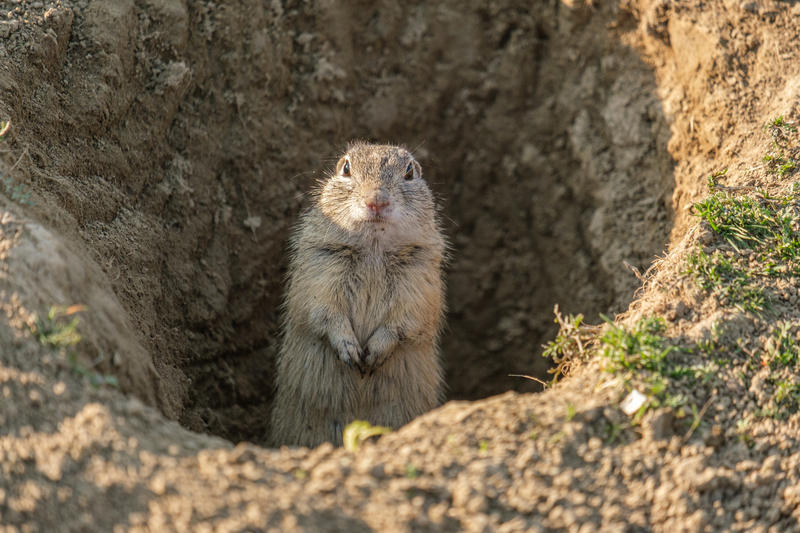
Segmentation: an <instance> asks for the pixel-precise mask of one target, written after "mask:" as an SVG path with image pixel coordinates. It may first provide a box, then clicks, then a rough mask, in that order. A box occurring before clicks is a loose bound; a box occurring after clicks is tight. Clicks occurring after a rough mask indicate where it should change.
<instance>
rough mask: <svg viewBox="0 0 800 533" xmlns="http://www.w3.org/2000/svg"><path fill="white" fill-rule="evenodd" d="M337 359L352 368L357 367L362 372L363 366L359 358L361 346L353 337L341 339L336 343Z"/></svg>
mask: <svg viewBox="0 0 800 533" xmlns="http://www.w3.org/2000/svg"><path fill="white" fill-rule="evenodd" d="M336 350H337V352H338V354H339V359H341V361H342V362H343V363H345V364H346V365H347V366H349V367H350V368H352V369H358V371H359V372H360V373H361V374H363V373H364V367H363V365H362V360H361V346H359V345H358V341H357V340H355V339H342V340H340V341H339V342H337V343H336Z"/></svg>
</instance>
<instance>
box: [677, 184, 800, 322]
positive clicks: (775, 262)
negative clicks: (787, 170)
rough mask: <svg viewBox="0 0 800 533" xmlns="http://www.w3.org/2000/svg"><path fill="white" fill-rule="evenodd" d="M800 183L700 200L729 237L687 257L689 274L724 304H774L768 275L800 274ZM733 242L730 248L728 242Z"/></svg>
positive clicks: (704, 213)
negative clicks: (767, 287) (787, 188)
mask: <svg viewBox="0 0 800 533" xmlns="http://www.w3.org/2000/svg"><path fill="white" fill-rule="evenodd" d="M799 195H800V186H798V184H797V183H795V184H794V185H793V186H792V190H791V192H789V193H785V194H781V195H777V196H774V195H770V194H769V193H767V192H766V191H762V192H761V193H759V194H758V195H754V196H733V195H731V194H729V193H727V192H715V193H713V194H711V195H710V196H709V197H707V198H706V199H704V200H703V201H701V202H697V203H696V204H694V206H693V207H694V211H695V215H696V216H698V217H700V218H702V219H703V220H704V221H705V222H706V223H708V225H709V226H710V228H711V230H712V231H713V232H714V233H715V234H716V235H718V236H719V237H720V238H721V240H722V241H723V243H722V245H719V244H715V245H714V246H712V247H710V248H709V249H708V251H706V250H704V249H703V248H701V247H698V248H697V250H696V251H695V252H693V253H692V254H690V255H689V256H688V258H687V266H686V273H687V274H689V275H690V276H692V278H693V279H694V280H695V282H696V283H697V285H698V286H699V287H700V288H701V289H702V290H704V291H708V292H710V293H711V294H713V295H714V296H715V297H716V298H717V300H718V301H719V303H720V305H722V306H734V307H737V308H739V309H741V310H744V311H750V312H753V313H761V312H763V311H764V310H765V309H767V308H768V307H769V304H770V298H769V296H768V295H767V293H766V292H765V290H764V285H765V283H764V281H765V278H785V277H793V276H798V275H800V202H798V196H799ZM725 245H727V246H725Z"/></svg>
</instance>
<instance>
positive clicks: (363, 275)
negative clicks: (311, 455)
mask: <svg viewBox="0 0 800 533" xmlns="http://www.w3.org/2000/svg"><path fill="white" fill-rule="evenodd" d="M348 161H349V168H350V176H349V177H346V176H343V174H344V170H343V169H344V167H345V163H346V162H348ZM409 169H410V170H411V173H410V174H408V175H409V176H411V179H406V175H407V171H408V170H409ZM386 201H388V202H389V206H388V208H385V209H384V210H383V211H381V216H382V220H381V221H380V222H375V221H374V220H370V217H371V216H373V215H372V213H371V211H370V210H369V209H368V208H367V204H368V203H370V202H373V204H374V202H386ZM373 218H375V217H374V216H373ZM378 218H380V217H378ZM290 251H291V261H290V267H289V282H288V287H287V293H286V299H285V302H284V318H283V344H282V347H281V351H280V355H279V357H278V365H277V367H278V368H277V380H276V385H277V391H276V398H275V404H274V407H273V411H272V441H273V443H274V444H290V445H304V446H315V445H317V444H320V443H322V442H325V441H329V442H333V443H334V444H337V445H339V444H341V442H342V429H343V428H344V427H345V426H346V425H347V424H349V423H350V422H351V421H353V420H356V419H362V420H367V421H369V422H370V423H372V424H378V425H385V426H390V427H394V428H396V427H399V426H402V425H403V424H406V423H407V422H409V421H410V420H411V419H413V418H414V417H416V416H418V415H420V414H422V413H424V412H426V411H428V410H430V409H432V408H433V407H436V406H437V405H438V404H440V403H441V400H442V394H443V390H442V370H441V367H440V364H439V353H438V352H439V349H438V343H439V342H438V341H439V332H440V329H441V324H442V318H443V312H444V294H443V292H444V286H443V283H442V272H441V270H442V263H443V258H444V252H445V241H444V238H443V237H442V232H441V230H440V227H439V224H438V220H437V216H436V210H435V205H434V201H433V196H432V194H431V192H430V189H428V186H427V184H426V183H425V181H424V180H423V179H422V175H421V168H420V166H419V163H417V162H416V161H415V160H414V158H413V156H412V155H411V154H410V153H409V152H408V151H407V150H405V149H404V148H400V147H396V146H386V145H371V144H364V143H356V144H352V145H350V146H349V147H348V150H347V153H346V154H345V156H343V157H342V159H340V160H339V163H338V165H337V168H336V171H335V172H334V173H333V174H332V176H331V177H329V178H328V179H327V180H326V181H324V182H323V183H321V184H320V187H319V189H318V190H317V191H315V193H314V204H313V206H312V207H311V208H310V209H309V210H308V211H306V212H305V213H304V214H303V215H302V218H301V220H300V223H299V224H298V226H297V228H296V230H295V232H294V234H293V236H292V239H291V244H290Z"/></svg>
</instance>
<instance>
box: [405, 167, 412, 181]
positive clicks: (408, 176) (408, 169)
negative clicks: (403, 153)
mask: <svg viewBox="0 0 800 533" xmlns="http://www.w3.org/2000/svg"><path fill="white" fill-rule="evenodd" d="M404 177H405V178H406V180H408V181H411V180H413V179H414V165H413V164H412V163H409V164H408V166H407V167H406V175H405V176H404Z"/></svg>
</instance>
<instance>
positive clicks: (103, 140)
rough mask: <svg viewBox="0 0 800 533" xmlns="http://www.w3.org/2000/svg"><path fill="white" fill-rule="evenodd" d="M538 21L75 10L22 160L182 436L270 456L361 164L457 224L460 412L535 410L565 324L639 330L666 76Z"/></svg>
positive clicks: (452, 336)
mask: <svg viewBox="0 0 800 533" xmlns="http://www.w3.org/2000/svg"><path fill="white" fill-rule="evenodd" d="M95 4H101V5H95ZM530 4H531V3H530V2H514V1H506V2H492V3H491V5H487V4H486V3H485V2H468V3H466V4H465V3H464V2H461V1H455V0H453V1H448V2H443V3H442V2H437V3H435V5H434V4H430V3H424V2H412V3H405V4H403V6H402V7H401V6H399V5H398V4H396V3H393V2H388V1H385V2H384V1H380V2H377V3H376V2H366V1H364V2H361V1H357V2H350V5H349V6H342V5H340V3H333V4H331V3H323V2H320V3H319V4H317V3H314V2H310V3H306V2H302V3H295V2H290V1H287V2H273V3H272V4H271V5H270V7H265V4H264V3H263V2H260V1H255V0H242V1H240V2H236V3H228V2H226V3H224V5H218V4H215V3H212V2H203V1H198V0H189V1H188V2H181V1H178V0H174V1H170V0H161V1H156V0H150V1H147V2H137V3H136V5H133V3H119V5H118V4H117V3H114V2H109V3H94V4H93V5H92V6H87V5H86V3H81V2H75V3H74V5H69V6H68V5H66V3H65V4H64V7H63V9H66V10H68V11H69V15H68V16H67V15H64V16H65V17H66V18H68V19H69V21H68V23H65V22H64V20H61V22H60V23H59V24H61V26H59V27H58V28H55V30H54V31H55V34H56V35H57V37H59V36H60V35H61V33H64V32H66V35H67V36H68V38H67V39H65V40H64V42H63V44H59V45H58V48H56V49H55V51H52V50H50V51H48V50H44V51H41V52H37V51H36V50H35V49H34V52H32V54H37V53H38V54H39V56H37V57H38V58H39V59H38V61H39V62H38V63H36V62H33V63H31V65H34V66H36V65H38V67H37V68H42V69H44V70H45V71H47V72H50V73H51V74H50V75H48V76H45V79H46V80H47V83H44V84H42V83H40V82H37V87H39V88H38V89H37V90H38V91H39V94H40V96H41V95H44V96H42V97H37V98H33V99H28V100H19V101H18V102H17V103H16V107H15V108H14V109H15V113H16V114H15V117H14V118H15V122H17V123H20V124H23V123H24V124H26V125H27V128H28V130H27V131H28V133H27V134H25V135H23V134H21V136H20V137H19V138H18V139H17V140H15V142H16V143H18V144H20V145H21V144H23V143H24V144H25V146H26V147H27V149H28V150H29V152H30V153H31V161H34V162H36V163H37V164H38V165H40V167H41V168H45V169H47V171H48V172H50V173H53V174H55V175H57V176H58V177H59V179H50V180H42V179H37V177H36V175H35V174H33V173H31V174H29V176H28V178H29V185H30V187H31V188H32V189H33V190H34V191H35V192H36V193H37V194H38V195H39V196H40V197H41V198H44V199H45V200H43V201H42V202H41V203H40V205H39V206H38V207H37V208H36V209H38V210H39V212H38V215H39V216H40V217H41V218H42V219H44V220H46V221H48V223H50V224H51V225H55V226H56V227H70V228H74V230H69V231H70V232H72V231H74V233H75V234H76V235H77V236H78V237H79V238H80V239H81V240H82V241H83V242H84V243H85V244H86V245H87V246H88V248H89V249H90V250H91V251H92V253H93V254H95V259H96V261H97V262H98V263H99V264H100V265H101V267H102V268H103V270H104V272H105V273H106V275H107V276H108V278H109V280H110V281H111V283H112V286H113V289H114V292H115V293H116V295H117V296H118V297H119V299H120V300H121V301H122V303H123V304H124V306H125V308H126V311H127V312H128V313H129V318H130V320H131V321H132V322H133V324H134V325H135V326H136V328H137V329H138V331H139V332H140V333H141V337H142V341H143V343H144V344H145V345H146V347H147V348H148V350H149V351H150V353H151V354H152V356H153V362H154V365H155V368H156V372H157V375H158V380H159V383H158V384H157V389H158V402H159V407H160V408H161V410H162V411H163V412H164V413H165V415H167V416H168V417H171V418H175V419H177V420H179V421H180V422H181V423H182V424H183V425H184V426H186V427H188V428H190V429H192V430H196V431H203V432H210V433H214V434H217V435H220V436H222V437H225V438H227V439H230V440H232V441H240V440H250V441H254V442H263V441H264V438H265V435H266V433H267V432H268V430H269V428H268V427H267V421H268V418H269V417H268V412H269V407H270V403H271V398H272V387H273V382H272V376H273V371H274V366H273V361H274V356H275V354H276V352H277V348H278V337H279V329H278V328H279V326H278V324H279V321H278V320H279V316H278V307H279V303H280V298H281V294H282V283H283V277H284V273H285V264H286V257H285V250H286V239H287V235H288V231H289V228H290V226H291V224H292V223H293V221H294V220H295V217H296V215H297V213H298V212H299V211H300V209H301V208H302V206H303V204H304V200H303V193H304V191H306V190H308V188H309V186H310V185H311V183H312V182H313V180H315V179H317V178H320V177H322V176H323V175H324V171H325V170H326V169H327V168H329V167H330V166H331V165H332V164H333V161H335V158H336V157H337V155H338V154H339V152H340V150H341V149H343V147H344V146H345V145H346V143H347V141H349V140H350V139H353V138H363V139H370V140H376V141H383V142H387V141H388V142H396V143H402V144H405V145H406V146H408V147H410V148H411V149H412V150H414V151H415V153H416V154H417V156H418V159H420V160H421V162H422V164H423V171H424V174H425V176H426V178H427V179H428V181H429V183H430V184H431V186H432V188H433V189H434V191H435V192H436V194H437V195H438V198H439V199H440V203H441V204H442V207H443V213H444V215H445V221H446V229H447V233H448V235H449V236H450V239H451V241H452V244H453V253H452V256H453V260H452V263H451V265H450V268H449V273H448V278H447V285H448V302H449V309H450V310H449V314H448V327H447V330H446V333H445V336H444V341H443V354H444V358H445V368H446V375H447V383H448V385H449V395H448V397H449V398H451V399H476V398H481V397H485V396H488V395H492V394H496V393H500V392H503V391H505V390H509V389H514V390H519V391H534V390H537V389H538V386H537V385H536V383H535V382H532V381H529V380H525V379H521V378H517V377H511V376H509V374H533V375H538V376H543V375H544V374H545V370H546V368H547V365H546V361H544V360H543V359H542V358H541V357H540V355H539V354H540V353H541V349H540V345H541V343H542V342H544V341H545V340H547V339H548V338H549V337H550V336H551V335H552V334H553V331H554V326H553V315H552V308H553V305H554V304H555V303H559V304H560V306H561V309H562V310H563V311H566V312H583V313H585V314H587V315H588V316H589V317H590V318H591V319H596V314H597V313H599V312H607V313H610V312H614V311H620V310H622V309H623V308H624V307H625V305H626V304H627V303H628V302H629V301H630V300H631V298H632V296H633V291H634V290H635V288H636V287H637V284H638V282H637V280H636V278H635V277H634V276H633V274H632V273H631V272H629V271H628V270H627V269H626V268H625V267H624V266H623V261H626V262H628V263H629V264H631V265H633V266H635V267H638V268H640V269H645V268H646V267H647V265H648V264H649V263H650V261H651V260H652V258H653V257H654V255H655V254H656V253H658V252H660V251H661V250H662V249H663V247H664V245H665V243H666V242H667V239H668V231H669V228H670V220H671V202H672V191H673V187H674V184H673V178H672V160H671V158H670V156H669V153H668V152H667V149H666V143H667V140H668V138H669V127H668V124H667V120H666V119H665V117H664V116H663V114H662V110H661V106H660V103H659V100H658V98H657V97H656V94H655V82H654V80H653V77H652V72H651V70H650V68H649V67H648V66H647V65H645V64H644V63H642V61H641V60H640V59H639V56H638V54H637V53H636V52H635V51H634V50H631V49H629V48H627V47H626V46H625V45H623V44H622V43H621V41H620V39H619V36H620V35H621V34H623V33H624V32H626V31H629V30H631V29H632V28H630V27H628V26H627V25H629V24H633V22H632V18H631V17H630V16H629V15H628V14H626V13H625V12H624V11H618V10H617V8H615V7H611V6H607V7H599V6H598V7H596V8H595V7H591V6H580V7H575V8H570V7H567V6H566V5H565V4H563V3H562V2H561V1H549V2H537V3H535V4H536V5H535V6H531V5H530ZM576 4H577V3H576ZM60 9H61V8H60ZM112 22H113V24H112ZM65 24H66V29H64V27H63V26H64V25H65ZM59 28H60V29H59ZM59 32H60V33H59ZM43 39H44V37H43ZM43 42H44V41H43ZM57 42H58V43H60V42H61V41H59V40H57ZM29 58H30V56H29ZM31 68H33V67H31ZM23 77H24V76H23ZM31 83H33V82H31ZM54 143H55V146H54ZM48 201H49V202H50V204H48V203H47V202H48ZM48 206H49V207H48ZM56 208H57V209H60V210H61V211H57V210H55V209H56ZM59 213H63V215H62V214H59ZM123 385H124V384H123ZM130 392H133V393H136V392H137V391H136V390H131V391H130Z"/></svg>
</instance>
